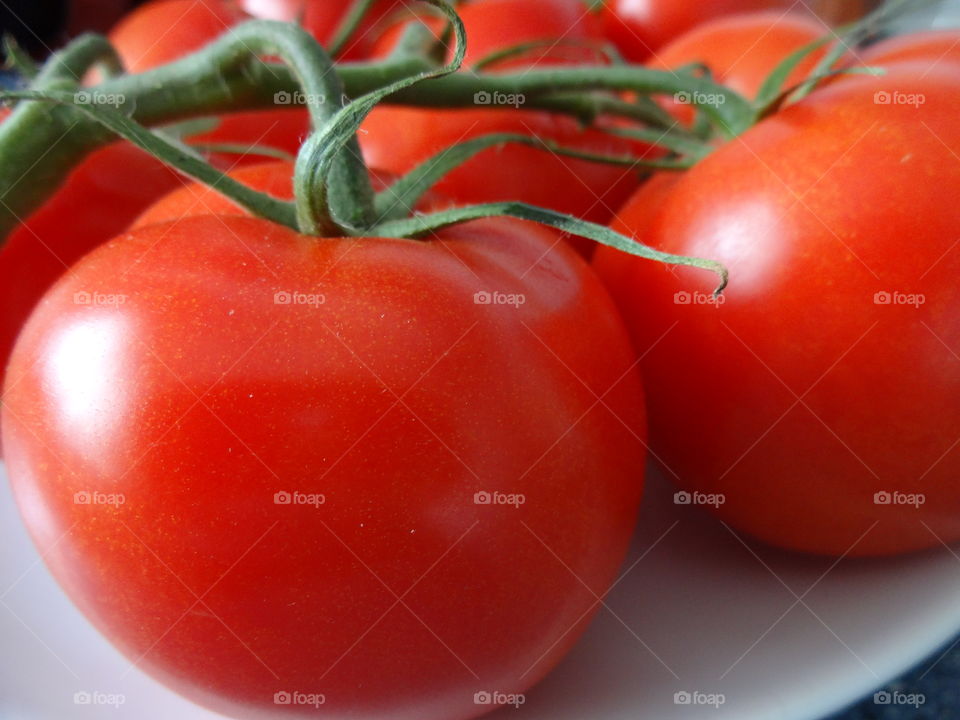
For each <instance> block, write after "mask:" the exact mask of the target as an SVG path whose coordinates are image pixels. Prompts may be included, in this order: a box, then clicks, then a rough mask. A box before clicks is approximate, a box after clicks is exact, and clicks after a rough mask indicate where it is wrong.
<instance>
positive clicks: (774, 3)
mask: <svg viewBox="0 0 960 720" xmlns="http://www.w3.org/2000/svg"><path fill="white" fill-rule="evenodd" d="M793 5H794V3H792V2H789V1H788V0H711V2H709V3H693V2H690V0H608V2H607V4H606V5H605V9H604V20H605V26H606V35H607V37H608V38H609V39H610V40H611V41H612V42H614V43H615V44H616V45H617V47H618V48H619V50H620V52H621V53H622V54H623V55H624V57H626V58H627V59H628V60H632V61H634V62H642V61H644V60H647V59H648V58H649V57H650V56H651V55H652V54H655V52H656V51H658V50H659V49H660V48H661V47H662V46H663V45H665V44H666V43H667V42H669V41H670V40H672V39H673V38H675V37H677V36H679V35H681V34H682V33H684V32H686V31H687V30H690V29H691V28H693V27H695V26H696V25H698V24H700V23H702V22H704V21H707V20H712V19H714V18H718V17H722V16H724V15H731V14H734V13H743V12H751V11H754V10H767V9H771V8H789V7H792V6H793Z"/></svg>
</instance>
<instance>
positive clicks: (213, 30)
mask: <svg viewBox="0 0 960 720" xmlns="http://www.w3.org/2000/svg"><path fill="white" fill-rule="evenodd" d="M247 19H249V16H248V15H246V14H245V13H243V12H242V11H240V10H239V9H238V8H237V7H236V6H235V5H234V4H233V3H229V2H224V1H223V0H213V1H211V0H205V2H197V1H196V0H152V1H151V2H148V3H146V4H145V5H142V6H140V7H138V8H137V9H136V10H134V11H133V12H131V13H130V14H129V15H127V16H126V17H125V18H124V19H123V20H122V21H121V22H120V23H119V24H118V25H117V26H116V27H115V28H114V29H113V30H112V31H111V33H110V41H111V42H112V43H113V44H114V46H115V47H116V49H117V52H118V53H119V54H120V58H121V59H122V60H123V63H124V66H125V67H126V68H127V70H129V71H130V72H143V71H144V70H149V69H151V68H154V67H156V66H158V65H163V64H165V63H168V62H171V61H172V60H176V59H177V58H180V57H182V56H183V55H186V54H188V53H190V52H193V51H194V50H198V49H199V48H201V47H203V46H204V45H207V44H208V43H210V42H212V41H213V40H215V39H216V38H217V37H219V36H220V35H222V34H223V33H224V32H226V31H227V30H229V29H230V27H231V26H233V25H235V24H237V23H239V22H242V21H244V20H247ZM158 27H160V28H164V32H163V33H160V34H158V33H157V28H158ZM219 123H220V124H219V126H218V127H217V128H216V129H215V130H213V131H211V132H208V133H203V134H200V135H196V136H194V137H191V138H190V141H191V142H194V143H231V144H239V145H264V146H270V147H274V148H279V149H281V150H285V151H287V152H289V153H296V152H297V150H298V149H299V148H300V143H301V142H302V140H303V138H304V137H305V136H306V135H307V133H308V131H309V118H308V116H307V112H306V110H304V109H303V108H286V109H282V110H260V111H251V112H242V113H232V114H230V115H225V116H222V117H221V118H220V119H219ZM260 159H261V158H258V157H257V156H249V157H248V158H239V159H235V161H239V162H240V163H241V164H242V163H247V162H251V161H253V162H256V161H258V160H260Z"/></svg>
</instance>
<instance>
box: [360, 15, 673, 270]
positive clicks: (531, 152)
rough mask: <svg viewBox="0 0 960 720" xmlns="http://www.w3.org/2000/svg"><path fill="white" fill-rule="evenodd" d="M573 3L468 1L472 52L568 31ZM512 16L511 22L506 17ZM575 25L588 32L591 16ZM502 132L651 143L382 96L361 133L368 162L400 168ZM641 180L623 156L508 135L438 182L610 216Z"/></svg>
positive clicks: (594, 143) (624, 145)
mask: <svg viewBox="0 0 960 720" xmlns="http://www.w3.org/2000/svg"><path fill="white" fill-rule="evenodd" d="M570 9H571V3H570V2H569V1H568V0H483V1H482V2H479V3H476V4H470V5H467V6H465V7H463V8H462V9H461V10H460V15H461V17H462V18H463V21H464V25H465V26H466V29H467V35H468V37H469V39H470V40H469V46H470V48H473V49H472V50H471V52H472V53H473V57H479V56H481V55H487V54H489V52H491V51H493V50H496V49H498V48H500V49H502V48H503V47H507V46H512V45H516V44H517V43H520V42H523V41H525V40H535V39H539V38H542V37H544V36H545V35H546V36H552V37H563V36H564V35H565V34H566V36H567V37H570V36H571V31H570V28H571V25H570V23H571V17H570ZM580 15H581V16H583V15H584V13H583V11H580ZM507 17H509V18H511V21H510V22H509V23H505V22H504V18H507ZM508 28H509V29H508ZM574 28H580V30H578V31H577V32H578V33H580V32H582V33H583V37H585V38H586V37H590V36H589V34H588V33H587V30H586V29H585V28H586V26H585V25H582V24H581V25H574ZM490 101H491V102H493V101H495V99H494V98H492V97H491V98H490ZM521 101H522V99H517V103H520V102H521ZM397 128H403V132H402V133H398V132H397ZM497 132H509V133H520V134H526V135H533V136H537V137H543V138H547V139H550V140H553V141H555V142H557V143H559V144H561V145H565V146H568V147H573V148H577V149H580V150H585V151H589V152H595V153H599V154H606V155H633V156H643V154H644V153H648V154H650V155H652V154H653V152H654V151H652V150H651V149H650V148H649V147H647V146H642V145H640V144H638V143H634V142H629V141H626V140H623V139H619V138H616V137H613V136H611V135H609V134H608V133H605V132H600V131H597V130H592V129H587V130H584V129H582V128H581V127H580V125H579V123H578V122H577V121H576V120H573V119H571V118H568V117H562V116H559V115H552V114H550V113H546V112H540V111H526V110H521V111H518V110H516V109H514V108H510V109H508V110H503V109H497V108H495V107H492V106H487V107H478V108H476V109H474V108H470V109H456V110H437V109H432V108H431V109H419V108H405V107H387V106H382V107H378V108H376V109H375V110H374V111H373V112H372V113H371V114H370V116H369V117H368V118H367V120H366V121H365V122H364V124H363V126H362V129H361V132H360V135H359V139H360V146H361V148H362V149H363V153H364V157H365V159H366V160H367V163H368V164H369V165H371V166H372V167H378V168H384V169H385V170H387V171H389V172H392V173H395V174H402V173H404V172H406V171H408V170H410V169H412V168H413V167H415V166H416V165H419V164H420V163H421V162H424V161H425V160H427V159H428V158H430V157H432V156H433V155H434V154H436V153H438V152H440V151H441V150H443V149H444V148H446V147H449V146H450V145H452V144H455V143H458V142H463V141H465V140H469V139H471V138H474V137H478V136H481V135H487V134H490V133H497ZM638 184H639V179H638V175H637V173H636V171H634V170H630V169H628V168H625V167H622V166H614V165H603V164H599V163H594V162H589V161H586V160H575V159H571V158H569V157H560V156H557V155H554V154H552V153H550V152H546V151H543V150H538V149H535V148H530V147H524V146H517V145H508V146H506V147H503V148H499V149H490V150H486V151H484V152H482V153H480V154H478V155H477V156H476V157H474V158H473V159H471V160H470V161H468V162H467V163H465V164H464V165H462V166H461V167H459V168H457V169H456V170H454V171H453V172H451V173H450V174H448V175H447V176H446V177H445V178H444V179H443V180H442V181H441V182H440V183H438V184H437V186H436V190H437V192H438V193H440V194H442V195H444V196H446V197H449V198H451V199H453V200H455V201H457V202H459V203H461V204H464V203H481V202H492V201H498V200H520V201H523V202H528V203H532V204H534V205H540V206H544V207H548V208H552V209H554V210H559V211H561V212H566V213H570V214H572V215H577V216H580V217H583V218H585V219H587V220H592V221H594V222H606V221H607V220H609V218H610V217H611V216H612V215H613V213H614V212H615V210H616V209H617V208H618V207H619V206H620V204H621V203H622V202H623V201H624V200H626V199H627V197H629V195H630V193H631V192H632V191H633V190H634V189H635V188H636V187H637V185H638ZM578 247H580V248H581V250H582V251H583V252H584V253H588V252H590V251H592V244H583V243H581V244H579V245H578Z"/></svg>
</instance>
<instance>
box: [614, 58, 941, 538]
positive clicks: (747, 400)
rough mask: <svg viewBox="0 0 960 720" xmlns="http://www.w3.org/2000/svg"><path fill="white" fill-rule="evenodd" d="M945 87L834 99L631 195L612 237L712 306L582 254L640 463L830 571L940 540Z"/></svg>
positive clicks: (844, 87) (890, 80) (832, 89)
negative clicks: (644, 404)
mask: <svg viewBox="0 0 960 720" xmlns="http://www.w3.org/2000/svg"><path fill="white" fill-rule="evenodd" d="M952 70H953V69H952V68H949V67H946V64H944V67H942V68H939V67H935V68H933V69H931V70H929V71H928V72H927V73H926V74H925V75H924V76H923V77H921V76H920V73H918V72H916V69H915V68H914V67H909V66H907V65H904V66H901V67H900V68H892V69H891V71H890V73H889V74H888V75H887V76H885V77H881V78H873V77H863V76H858V77H855V78H846V79H844V80H843V81H841V82H836V83H833V84H832V85H830V86H829V87H827V88H824V89H821V90H818V91H817V92H815V93H813V94H812V95H811V96H809V97H808V98H806V99H805V100H803V101H802V102H799V103H797V104H795V105H793V106H790V107H788V108H787V109H786V110H785V111H783V112H781V113H779V114H777V115H775V116H773V117H771V118H769V119H767V120H765V121H764V122H762V123H760V124H759V125H758V126H756V127H755V128H753V129H752V130H750V131H748V132H746V133H745V134H743V135H742V136H741V137H740V138H738V139H737V140H734V141H732V142H731V143H730V144H728V145H726V146H724V147H722V148H721V149H719V150H718V151H716V152H715V153H714V154H713V155H711V156H709V157H708V158H707V159H706V160H704V161H703V162H702V163H700V164H699V165H698V166H696V167H695V168H693V169H692V170H691V171H689V172H687V173H686V174H683V175H678V176H675V177H673V178H667V179H663V180H659V181H658V182H656V183H651V184H649V185H647V186H646V187H645V188H643V189H642V190H641V191H640V192H638V193H637V195H636V196H635V197H634V198H633V199H632V200H631V201H630V202H629V203H628V205H627V206H626V207H625V208H624V209H623V210H622V211H621V213H620V215H619V218H618V220H617V221H616V222H615V223H614V227H615V228H616V229H618V230H620V231H622V232H626V233H633V234H634V235H635V236H636V237H637V238H638V239H640V240H642V241H644V242H646V243H648V244H650V245H652V246H654V247H657V248H660V249H662V250H666V251H668V252H675V253H681V254H688V255H696V256H701V257H708V258H712V259H715V260H718V261H720V262H722V263H724V264H725V265H726V266H727V267H728V268H729V270H730V286H729V288H728V290H727V291H726V292H725V293H724V294H723V295H722V296H721V298H720V300H719V301H717V302H714V301H712V300H711V296H710V294H709V291H710V289H711V287H712V286H711V283H712V282H714V281H715V278H714V277H707V276H705V274H704V273H702V272H697V271H691V270H686V269H680V270H676V271H675V272H673V271H670V270H668V269H666V268H663V267H661V266H656V265H654V264H650V263H646V262H643V261H640V262H635V261H634V260H633V259H632V258H630V257H628V256H625V255H615V254H613V253H612V252H606V251H604V250H603V249H601V250H600V251H599V252H598V253H597V257H596V261H595V264H596V268H597V269H598V270H599V271H600V272H601V274H602V275H603V276H604V277H605V278H606V280H607V282H608V285H609V286H610V287H611V289H612V291H613V292H614V294H615V297H616V299H617V300H618V302H619V305H620V307H621V309H622V311H623V312H624V314H625V315H626V317H627V320H628V324H629V325H630V326H631V329H632V331H633V334H634V339H635V342H636V347H637V349H638V351H639V352H640V353H641V354H642V358H643V360H642V366H643V370H644V372H645V374H646V375H645V376H646V379H647V388H648V396H649V397H648V407H649V411H650V417H651V428H652V448H653V450H654V452H655V454H656V456H657V457H658V458H660V459H662V461H663V463H664V465H665V466H666V468H667V471H668V474H670V475H672V476H673V477H674V478H675V479H676V481H677V482H678V484H679V485H680V486H681V487H682V488H684V489H685V490H687V491H690V492H698V493H705V494H707V495H709V494H718V493H719V494H722V495H723V497H724V499H725V502H723V504H720V505H719V507H718V508H717V509H716V511H717V513H718V514H719V515H720V517H722V518H723V519H724V520H725V521H726V522H728V523H730V524H731V525H732V526H733V527H734V528H737V529H739V530H741V531H744V532H746V533H749V534H751V535H753V536H755V537H757V538H760V539H762V540H765V541H767V542H770V543H773V544H775V545H779V546H782V547H786V548H794V549H799V550H804V551H809V552H814V553H827V554H831V555H842V554H845V553H849V554H851V555H880V554H887V553H896V552H902V551H908V550H915V549H919V548H925V547H930V546H935V545H938V544H939V543H940V540H941V539H942V540H943V541H945V542H952V541H955V540H957V539H960V447H958V446H957V443H956V438H957V436H958V435H960V396H958V393H960V390H958V388H960V360H958V358H957V354H956V353H957V352H960V323H958V321H957V313H956V308H957V306H958V304H960V290H958V286H957V283H956V277H957V274H958V273H960V255H958V254H957V253H956V252H955V249H954V247H953V245H954V243H955V242H956V239H957V238H958V237H960V206H958V204H957V202H956V196H957V195H958V193H960V163H957V162H954V160H953V159H951V157H950V151H949V149H948V148H956V147H960V124H958V123H957V121H956V115H957V106H958V103H960V86H958V84H957V81H956V79H955V78H956V73H955V72H953V71H952ZM699 497H701V498H702V497H704V496H702V495H701V496H699Z"/></svg>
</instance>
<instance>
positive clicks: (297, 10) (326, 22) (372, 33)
mask: <svg viewBox="0 0 960 720" xmlns="http://www.w3.org/2000/svg"><path fill="white" fill-rule="evenodd" d="M240 4H241V6H242V7H243V9H244V10H245V11H246V12H248V13H249V14H250V15H253V16H254V17H260V18H264V19H267V20H281V21H284V22H300V23H301V24H302V25H303V26H304V27H305V28H306V29H307V30H309V31H310V32H311V34H313V36H314V37H315V38H317V40H319V41H320V43H321V44H323V45H324V46H327V45H328V43H329V42H330V40H331V39H332V38H333V35H334V33H335V32H336V30H337V28H339V27H340V23H341V22H342V21H343V20H344V17H345V15H346V13H347V10H348V9H349V7H350V3H348V2H326V1H321V2H317V0H242V2H241V3H240ZM418 6H420V3H417V2H414V3H410V2H404V1H403V0H379V2H376V3H374V5H373V7H372V8H371V9H370V10H369V11H368V12H367V15H366V16H365V17H364V19H363V20H362V21H361V23H360V27H359V28H358V29H357V31H356V32H355V33H354V35H353V37H352V38H351V39H350V40H349V41H348V43H347V44H346V46H345V47H344V48H343V52H342V53H341V55H340V58H341V59H343V60H360V59H363V58H365V57H368V56H369V53H370V51H371V48H372V47H373V45H374V43H375V41H376V38H377V37H378V35H379V31H378V27H379V26H380V25H381V24H382V23H383V22H384V21H385V19H386V18H387V17H388V16H389V15H390V14H391V13H395V12H397V11H399V10H403V9H406V8H410V7H418ZM424 7H426V6H425V5H424Z"/></svg>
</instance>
